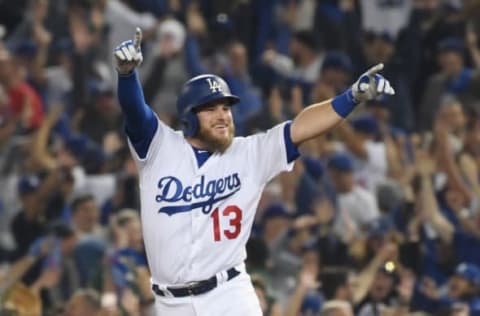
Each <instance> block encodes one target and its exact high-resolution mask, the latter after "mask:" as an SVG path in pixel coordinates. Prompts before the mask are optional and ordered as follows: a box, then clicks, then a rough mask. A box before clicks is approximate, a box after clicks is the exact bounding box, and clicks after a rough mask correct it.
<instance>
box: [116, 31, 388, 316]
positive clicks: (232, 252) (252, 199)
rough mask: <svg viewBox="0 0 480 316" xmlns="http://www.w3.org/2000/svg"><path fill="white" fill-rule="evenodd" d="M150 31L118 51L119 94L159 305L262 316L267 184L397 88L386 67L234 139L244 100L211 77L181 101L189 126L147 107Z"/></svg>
mask: <svg viewBox="0 0 480 316" xmlns="http://www.w3.org/2000/svg"><path fill="white" fill-rule="evenodd" d="M141 38H142V33H141V31H140V29H138V28H137V31H136V34H135V37H134V39H133V40H129V41H125V42H123V43H121V44H120V45H119V46H118V47H117V48H116V49H115V51H114V55H115V57H116V68H117V71H118V74H119V75H118V98H119V101H120V105H121V107H122V110H123V112H124V113H125V120H126V127H125V130H126V134H127V136H128V142H129V146H130V149H131V152H132V155H133V157H134V160H135V161H136V164H137V167H138V169H139V181H140V199H141V205H142V210H141V218H142V227H143V237H144V241H145V248H146V253H147V258H148V262H149V267H150V271H151V276H152V277H151V281H152V290H153V292H154V293H155V294H156V295H155V296H156V300H155V310H156V311H157V314H158V315H168V316H176V315H178V316H189V315H192V316H193V315H195V316H217V315H218V316H223V315H239V316H240V315H242V316H244V315H250V316H255V315H261V314H262V313H261V310H260V306H259V303H258V299H257V297H256V295H255V292H254V289H253V286H252V284H251V282H250V277H249V276H248V274H247V273H246V272H245V266H244V260H245V258H246V251H245V244H246V242H247V240H248V238H249V235H250V230H251V227H252V223H253V220H254V216H255V210H256V208H257V203H258V201H259V199H260V195H261V192H262V189H263V188H264V186H265V184H266V183H267V182H268V181H269V180H271V179H272V178H273V177H275V176H276V175H277V174H279V173H280V172H282V171H289V170H291V169H292V167H293V163H294V161H295V159H296V158H297V157H298V156H299V152H298V150H297V146H298V145H300V144H301V143H302V142H304V141H306V140H308V139H311V138H313V137H315V136H318V135H320V134H322V133H323V132H325V131H327V130H329V129H330V128H332V127H334V126H335V125H337V124H338V123H340V122H341V121H342V120H343V119H344V118H345V117H346V116H347V115H348V114H349V113H350V112H351V111H352V110H353V109H354V107H355V106H356V105H357V104H358V103H360V102H363V101H366V100H369V99H372V98H375V97H376V96H377V95H379V94H394V90H393V88H392V87H391V86H390V84H389V82H388V81H387V80H386V79H385V78H383V77H382V76H381V75H379V74H378V72H379V71H380V70H381V69H382V67H383V65H381V64H380V65H377V66H375V67H373V68H371V69H370V70H368V71H367V72H366V73H365V74H363V75H362V76H361V77H360V78H359V80H358V81H357V82H355V83H354V84H353V86H352V87H351V88H350V89H348V90H347V91H346V92H345V93H343V94H341V95H339V96H337V97H335V98H333V99H331V100H327V101H325V102H322V103H318V104H313V105H310V106H308V107H306V108H305V109H304V110H303V111H302V112H301V113H299V115H298V116H297V117H295V119H294V120H293V121H288V122H284V123H282V124H279V125H277V126H275V127H273V128H271V129H270V130H268V131H266V132H265V133H261V134H256V135H252V136H249V137H234V124H233V119H232V112H231V107H232V106H234V105H235V104H236V103H237V102H238V101H239V98H238V97H237V96H235V95H233V94H232V93H231V92H230V89H229V87H228V85H227V84H226V83H225V81H224V80H223V79H222V78H220V77H218V76H216V75H212V74H204V75H200V76H197V77H194V78H192V79H190V80H189V81H187V82H186V83H185V85H184V87H183V90H182V91H181V92H180V94H179V96H178V100H177V110H178V114H179V115H180V117H181V119H182V122H183V125H184V129H183V131H175V130H172V129H171V128H170V127H168V126H167V125H166V124H164V123H162V122H161V121H160V120H159V119H158V117H157V116H156V115H155V114H154V113H153V111H152V110H151V109H150V108H149V107H148V106H147V105H146V104H145V101H144V97H143V93H142V88H141V85H140V83H139V80H138V77H137V73H136V71H135V68H136V67H137V66H138V65H139V64H140V63H141V62H142V52H141V49H140V43H141Z"/></svg>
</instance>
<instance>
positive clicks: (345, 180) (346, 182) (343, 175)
mask: <svg viewBox="0 0 480 316" xmlns="http://www.w3.org/2000/svg"><path fill="white" fill-rule="evenodd" d="M329 172H330V176H331V179H332V181H333V186H334V187H335V190H336V191H337V192H338V193H348V192H350V191H352V189H353V185H354V180H353V173H352V172H348V171H339V170H334V169H329Z"/></svg>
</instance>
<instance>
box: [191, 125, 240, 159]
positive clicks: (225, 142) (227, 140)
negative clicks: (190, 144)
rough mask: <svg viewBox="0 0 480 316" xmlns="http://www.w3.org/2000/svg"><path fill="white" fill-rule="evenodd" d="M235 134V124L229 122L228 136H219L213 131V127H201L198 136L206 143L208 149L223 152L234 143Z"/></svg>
mask: <svg viewBox="0 0 480 316" xmlns="http://www.w3.org/2000/svg"><path fill="white" fill-rule="evenodd" d="M234 135H235V126H234V125H233V122H232V123H231V124H228V136H227V137H218V136H216V135H215V134H214V133H212V129H209V128H205V127H200V130H199V131H198V134H197V138H198V139H199V140H201V141H202V142H203V143H205V144H206V146H207V150H208V151H210V152H220V153H223V152H225V150H227V148H228V147H229V146H230V144H231V143H232V141H233V136H234Z"/></svg>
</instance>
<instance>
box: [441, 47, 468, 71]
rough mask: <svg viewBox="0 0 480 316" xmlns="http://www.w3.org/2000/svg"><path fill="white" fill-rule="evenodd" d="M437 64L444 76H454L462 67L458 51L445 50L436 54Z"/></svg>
mask: <svg viewBox="0 0 480 316" xmlns="http://www.w3.org/2000/svg"><path fill="white" fill-rule="evenodd" d="M438 64H439V65H440V68H441V69H442V72H443V73H444V74H445V75H446V76H448V77H454V76H457V75H458V73H459V72H460V71H462V69H463V57H462V56H461V55H460V54H459V53H458V52H453V51H446V52H443V53H440V54H439V55H438Z"/></svg>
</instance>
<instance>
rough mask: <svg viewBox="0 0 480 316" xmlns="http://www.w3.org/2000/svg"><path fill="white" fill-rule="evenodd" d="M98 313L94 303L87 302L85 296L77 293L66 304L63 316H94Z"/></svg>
mask: <svg viewBox="0 0 480 316" xmlns="http://www.w3.org/2000/svg"><path fill="white" fill-rule="evenodd" d="M98 311H99V308H98V307H97V306H95V303H94V302H89V299H88V297H87V295H85V294H80V293H77V294H74V295H73V296H72V297H71V298H70V300H69V301H68V303H67V304H66V306H65V312H64V314H63V316H85V315H92V316H95V315H96V314H97V313H98Z"/></svg>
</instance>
